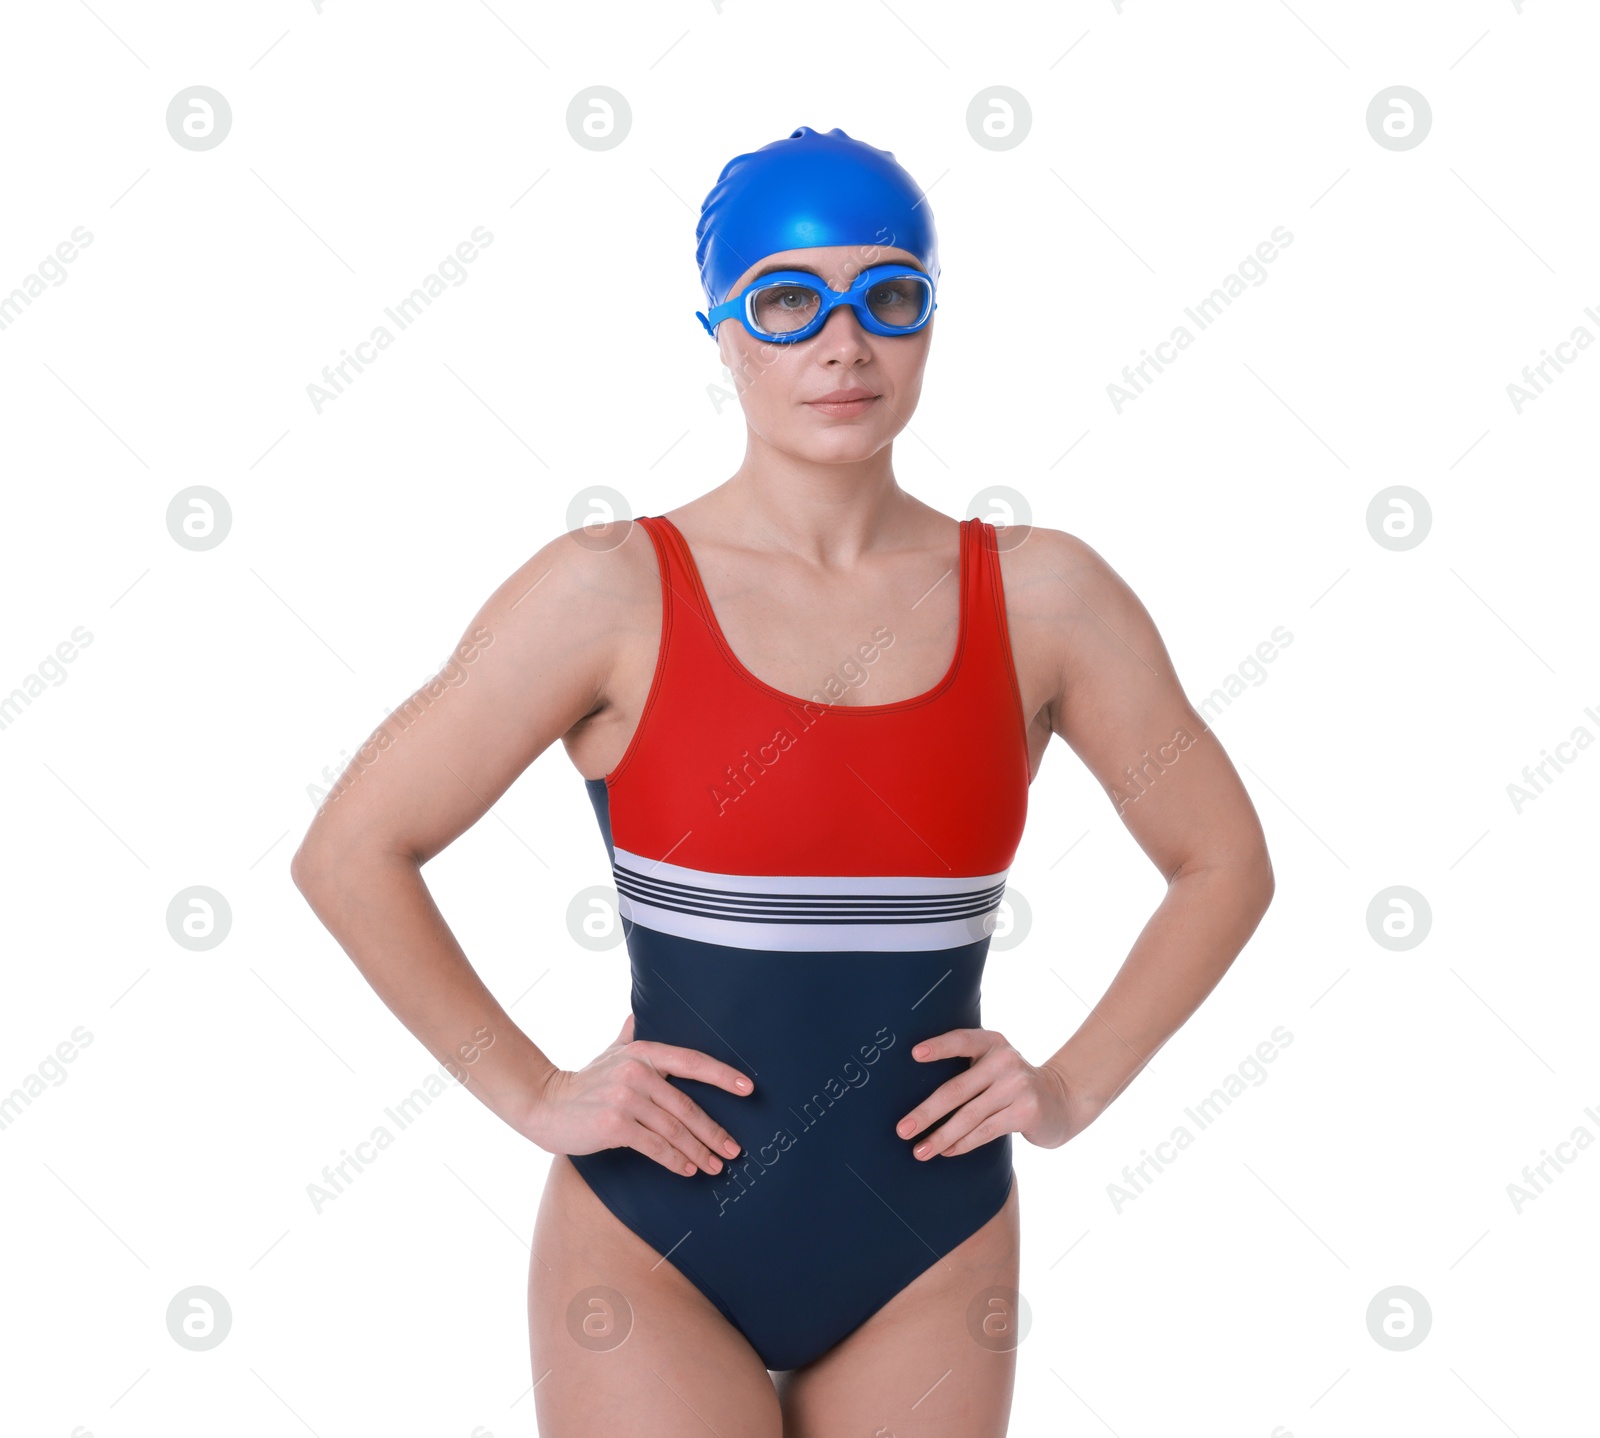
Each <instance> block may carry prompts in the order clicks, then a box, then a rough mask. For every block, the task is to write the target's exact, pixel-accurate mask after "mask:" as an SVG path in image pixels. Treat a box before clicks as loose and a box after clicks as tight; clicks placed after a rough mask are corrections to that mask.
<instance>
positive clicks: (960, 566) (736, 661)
mask: <svg viewBox="0 0 1600 1438" xmlns="http://www.w3.org/2000/svg"><path fill="white" fill-rule="evenodd" d="M655 518H656V519H657V520H658V521H659V522H660V523H662V524H664V525H666V527H667V528H668V530H670V531H671V533H672V535H673V537H674V538H675V539H676V541H677V544H678V548H679V550H680V551H681V552H682V557H683V560H684V567H685V568H686V569H687V570H688V572H689V578H690V580H691V582H692V583H693V584H694V589H695V597H696V598H697V599H698V601H699V603H700V612H701V613H702V614H703V615H704V616H705V620H706V628H707V629H708V630H709V631H710V633H711V637H712V639H713V640H714V641H715V643H716V645H717V648H718V649H720V650H721V651H722V655H723V657H724V658H725V659H726V660H727V661H728V664H729V666H730V667H731V668H732V669H733V671H734V673H736V674H737V675H738V676H739V677H740V678H741V679H744V680H746V681H748V682H749V683H751V684H753V685H755V686H756V688H757V689H761V690H764V691H765V692H766V693H768V694H771V695H772V696H773V697H774V698H777V699H782V700H784V701H785V702H787V703H789V704H799V705H809V706H810V707H812V708H814V709H822V710H825V711H826V712H828V713H830V714H835V713H837V714H888V713H891V712H893V711H894V710H896V709H910V708H913V707H915V706H916V705H918V704H926V703H928V701H929V700H932V699H937V698H938V697H939V696H940V695H941V694H943V693H944V691H945V690H946V689H948V688H949V687H950V686H951V684H953V683H954V682H955V677H956V674H957V672H958V671H959V670H960V668H961V657H962V655H963V654H965V653H966V649H967V611H968V609H969V608H970V605H969V604H968V603H967V569H968V566H969V565H970V563H971V560H970V557H969V554H968V550H969V548H970V544H971V538H970V528H971V521H970V520H958V521H957V523H958V525H959V526H960V535H961V550H960V555H959V557H958V559H957V560H956V571H957V576H958V578H957V583H958V584H959V586H960V593H959V595H958V596H957V602H958V606H959V608H958V612H957V619H956V652H955V657H954V658H952V659H951V661H950V667H949V668H948V669H946V670H945V672H944V677H943V678H942V679H940V680H939V681H938V683H936V684H935V685H934V686H933V688H931V689H928V690H925V691H924V692H923V693H921V694H913V695H911V697H910V698H908V699H893V700H890V701H889V702H888V703H887V704H826V703H823V702H822V701H821V700H818V699H802V698H801V697H800V696H799V695H798V694H787V693H785V692H784V691H783V690H782V689H779V688H777V687H775V686H774V685H771V684H768V683H767V681H766V680H765V679H763V678H762V677H761V676H760V675H759V674H756V673H754V672H752V671H751V670H750V669H748V668H746V667H745V664H744V662H743V661H742V660H741V659H740V658H739V656H738V655H737V654H735V653H734V652H733V646H732V645H731V644H729V643H728V636H727V635H725V634H724V633H723V632H722V624H721V622H720V621H719V620H718V619H717V613H716V610H714V609H713V608H712V607H711V597H710V596H709V595H708V594H707V593H706V586H705V582H704V581H703V580H702V579H701V577H700V566H699V565H698V564H697V563H696V562H695V557H694V551H693V550H692V549H690V548H689V541H688V540H687V539H685V538H684V536H683V531H682V530H681V529H679V528H678V526H677V525H675V524H674V523H673V522H672V521H671V520H670V519H668V518H667V517H666V515H664V514H658V515H656V516H655ZM930 592H931V591H930Z"/></svg>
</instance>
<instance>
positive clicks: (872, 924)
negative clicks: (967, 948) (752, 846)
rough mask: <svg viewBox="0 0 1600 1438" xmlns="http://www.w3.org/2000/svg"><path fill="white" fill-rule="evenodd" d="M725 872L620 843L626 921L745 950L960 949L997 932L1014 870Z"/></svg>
mask: <svg viewBox="0 0 1600 1438" xmlns="http://www.w3.org/2000/svg"><path fill="white" fill-rule="evenodd" d="M1008 872H1009V870H1002V871H1001V872H1000V873H998V874H983V875H978V876H976V877H967V878H949V879H936V878H927V877H924V876H921V875H914V876H903V877H880V876H877V875H866V876H863V875H858V874H848V875H833V876H817V875H809V874H808V875H799V876H790V875H772V874H719V873H714V872H712V871H710V870H707V869H689V868H684V867H683V866H682V865H679V864H670V863H666V862H664V861H661V860H657V859H646V858H643V857H642V856H640V855H638V854H633V853H630V852H629V851H628V850H626V849H623V848H620V847H618V848H616V849H615V850H614V856H613V859H612V876H613V878H614V879H615V880H616V885H617V897H618V901H619V908H620V911H621V914H622V918H623V920H624V922H625V923H626V924H628V925H632V924H640V925H643V926H644V927H645V928H647V929H655V930H657V931H658V932H660V933H665V934H675V935H677V936H678V937H679V938H683V939H698V940H700V941H701V942H703V943H708V944H723V945H726V946H727V947H729V948H735V949H755V950H764V949H772V950H782V951H784V952H808V951H809V952H831V953H838V952H845V951H867V952H884V953H903V952H909V951H913V950H927V949H954V948H959V947H961V946H963V945H965V944H972V943H976V942H977V941H978V940H980V939H983V938H985V937H987V936H988V935H989V934H991V933H993V931H994V926H995V916H996V914H997V913H998V912H999V908H1000V900H1001V897H1002V895H1003V894H1004V892H1005V880H1006V874H1007V873H1008Z"/></svg>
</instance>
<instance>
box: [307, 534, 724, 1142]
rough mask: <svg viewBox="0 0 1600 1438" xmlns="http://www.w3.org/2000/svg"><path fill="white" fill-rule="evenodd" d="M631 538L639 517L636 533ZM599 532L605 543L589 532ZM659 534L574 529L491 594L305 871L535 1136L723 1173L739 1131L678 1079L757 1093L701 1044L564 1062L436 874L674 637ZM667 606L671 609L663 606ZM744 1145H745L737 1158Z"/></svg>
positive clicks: (485, 1085)
mask: <svg viewBox="0 0 1600 1438" xmlns="http://www.w3.org/2000/svg"><path fill="white" fill-rule="evenodd" d="M626 528H628V526H627V524H626V522H624V523H622V524H620V525H619V526H618V529H619V531H620V530H622V529H626ZM588 533H589V534H590V536H591V537H593V532H592V531H591V532H588ZM629 545H633V546H637V545H643V546H645V548H646V549H649V548H650V540H649V537H648V536H647V535H646V534H645V533H644V531H643V529H642V528H640V527H638V526H633V528H632V532H631V533H629V534H628V537H627V538H626V539H624V540H621V542H620V543H619V544H618V545H616V546H608V545H606V544H605V543H604V539H603V537H601V538H600V540H599V542H598V547H592V546H591V545H588V544H585V543H580V542H577V540H575V539H574V537H573V536H571V535H562V536H560V537H558V538H557V539H554V540H552V541H551V542H550V543H549V544H547V545H545V546H544V547H543V548H542V549H541V550H539V552H538V553H537V554H535V555H534V556H533V558H532V559H530V560H529V561H528V562H527V563H526V564H525V565H523V566H522V568H520V569H519V570H517V572H516V573H515V574H513V575H512V576H511V577H510V578H509V579H507V580H506V581H505V583H503V584H502V585H501V586H500V587H499V588H498V589H497V590H496V591H495V592H494V593H493V594H492V595H491V596H490V597H489V599H488V601H487V602H486V603H485V604H484V606H483V608H482V609H480V610H479V611H478V614H477V615H476V617H475V618H474V619H473V622H472V624H471V625H469V626H468V628H467V632H466V634H465V636H464V637H463V639H462V642H461V644H460V645H459V646H458V647H457V649H456V651H455V653H454V655H453V656H452V659H451V662H450V663H449V664H447V665H446V666H445V668H444V669H443V670H441V671H440V675H439V676H438V678H437V679H436V680H435V681H432V682H430V683H429V684H426V685H424V686H423V687H422V688H421V689H419V690H418V691H417V692H416V693H415V694H414V695H413V696H412V697H411V699H409V700H408V701H407V702H406V703H405V704H403V705H401V706H400V708H399V709H398V710H396V711H395V712H394V713H392V714H390V715H389V717H388V718H387V719H386V720H385V721H384V722H383V724H382V725H380V726H379V727H378V729H377V730H375V731H374V733H373V736H372V738H371V739H370V740H369V741H368V743H367V744H365V745H363V746H362V748H361V750H360V751H359V752H358V754H357V757H356V758H355V759H354V760H352V762H351V764H350V766H349V767H348V768H347V769H346V771H345V773H344V774H343V775H341V777H340V780H339V782H338V783H337V784H336V785H335V787H334V789H333V791H332V792H331V793H330V794H329V796H328V798H327V799H326V800H325V801H324V803H323V805H322V807H321V808H320V809H319V810H318V811H317V815H316V817H315V819H313V821H312V824H311V827H310V829H309V831H308V832H307V833H306V836H305V838H304V840H303V841H302V843H301V845H300V848H299V850H298V852H297V853H296V854H295V856H294V860H293V862H292V863H291V865H290V874H291V876H292V877H293V879H294V882H295V885H296V887H298V888H299V890H300V892H301V893H302V894H304V895H305V897H306V900H307V902H308V903H309V904H310V905H311V907H312V908H313V909H314V910H315V911H316V914H317V917H318V918H319V919H321V920H322V922H323V923H324V924H325V925H326V926H327V927H328V929H329V930H330V932H331V933H332V934H333V936H334V937H335V938H336V939H337V940H338V941H339V943H340V945H341V946H342V947H343V948H344V951H345V952H346V953H347V954H348V955H349V956H350V958H351V959H352V960H353V961H354V962H355V965H356V967H357V968H358V969H360V971H361V973H362V975H363V976H364V977H365V978H366V980H367V982H368V983H370V984H371V985H372V987H373V989H375V990H376V991H377V994H378V996H379V997H380V998H381V999H382V1000H383V1002H384V1003H385V1004H387V1005H388V1006H389V1008H390V1009H391V1010H392V1011H393V1012H394V1014H395V1016H396V1017H397V1018H399V1020H400V1021H401V1022H402V1023H403V1024H405V1026H406V1027H407V1028H408V1029H410V1030H411V1032H412V1033H413V1034H415V1035H416V1036H417V1038H418V1039H419V1040H421V1042H422V1043H423V1045H424V1046H425V1047H426V1048H427V1049H428V1051H429V1052H430V1053H431V1054H433V1056H434V1057H435V1058H437V1059H438V1060H440V1062H441V1063H443V1064H446V1065H447V1066H448V1067H449V1069H450V1072H451V1073H453V1074H454V1075H455V1076H456V1077H457V1078H458V1079H459V1080H461V1081H462V1082H463V1083H465V1084H466V1086H467V1087H468V1089H469V1091H470V1092H472V1093H474V1094H476V1095H477V1097H478V1098H479V1099H481V1100H482V1101H483V1102H484V1103H485V1104H487V1105H488V1107H489V1108H490V1109H492V1110H493V1111H494V1112H495V1113H496V1114H498V1115H499V1116H500V1117H501V1118H502V1119H504V1120H505V1121H506V1122H507V1123H508V1124H510V1125H511V1126H512V1127H513V1128H515V1129H516V1130H517V1131H518V1132H519V1133H522V1134H524V1135H525V1136H527V1137H529V1138H531V1139H533V1140H534V1141H535V1142H538V1143H540V1145H541V1146H542V1147H543V1146H547V1145H548V1146H550V1151H552V1152H562V1153H586V1152H592V1151H593V1150H594V1149H596V1148H604V1147H616V1146H619V1145H621V1144H624V1143H626V1144H629V1145H631V1146H633V1147H636V1148H638V1149H640V1151H641V1152H645V1153H647V1154H648V1156H650V1157H652V1158H655V1159H656V1160H657V1161H658V1162H663V1163H666V1164H667V1165H668V1166H669V1167H673V1168H676V1169H678V1170H679V1171H680V1172H681V1171H684V1163H685V1162H686V1161H688V1162H689V1163H690V1165H691V1167H690V1171H692V1170H693V1166H694V1165H700V1166H704V1167H706V1168H707V1169H708V1171H712V1172H715V1171H716V1170H717V1168H718V1167H720V1165H719V1164H717V1161H716V1160H715V1159H713V1158H712V1157H711V1155H710V1153H709V1151H708V1150H707V1149H706V1147H705V1144H706V1143H716V1144H717V1145H718V1146H719V1147H720V1146H722V1145H723V1144H724V1142H726V1141H728V1135H727V1133H726V1132H725V1131H724V1130H723V1129H722V1128H721V1127H720V1126H719V1125H716V1124H714V1123H712V1121H711V1120H710V1118H709V1117H708V1116H706V1115H705V1114H704V1112H703V1111H702V1110H701V1109H700V1108H699V1106H698V1105H697V1104H695V1103H694V1102H693V1101H692V1100H691V1099H689V1098H688V1096H687V1095H686V1094H684V1093H682V1092H681V1091H680V1090H679V1089H677V1088H675V1087H673V1086H672V1085H670V1084H668V1083H667V1082H666V1081H665V1079H664V1078H663V1077H662V1073H664V1072H665V1073H675V1074H684V1075H686V1076H689V1077H693V1078H698V1079H703V1080H705V1081H707V1082H714V1083H717V1084H718V1085H719V1086H722V1087H728V1088H731V1089H733V1090H734V1091H739V1092H748V1091H749V1087H750V1086H749V1083H748V1081H745V1082H744V1086H743V1089H742V1090H741V1089H739V1088H738V1087H737V1084H736V1080H737V1079H738V1077H739V1076H737V1075H736V1074H735V1073H734V1071H733V1070H732V1069H730V1068H729V1067H728V1066H727V1065H726V1064H722V1063H719V1062H717V1061H715V1060H713V1059H711V1058H710V1057H708V1056H705V1055H696V1054H694V1053H693V1051H691V1050H677V1049H674V1048H672V1047H671V1046H668V1045H661V1044H653V1043H643V1044H640V1043H633V1042H631V1027H630V1026H631V1015H630V1018H629V1021H628V1022H627V1023H625V1024H624V1028H623V1033H622V1034H621V1035H619V1038H618V1041H617V1043H615V1044H613V1046H612V1047H611V1048H609V1049H607V1050H606V1052H605V1054H603V1055H602V1056H601V1058H600V1059H597V1060H595V1062H594V1063H593V1064H591V1065H589V1066H588V1067H587V1068H586V1069H584V1070H581V1071H578V1072H577V1073H568V1072H566V1071H564V1070H561V1069H559V1068H558V1067H557V1066H556V1065H555V1064H554V1063H552V1062H551V1060H550V1059H549V1058H548V1057H547V1056H546V1055H545V1053H544V1052H543V1051H542V1050H541V1049H540V1048H539V1047H538V1045H536V1044H535V1043H534V1042H533V1041H532V1039H530V1038H529V1037H528V1036H527V1035H526V1034H524V1033H523V1032H522V1030H521V1029H519V1028H518V1027H517V1026H516V1024H515V1023H513V1022H512V1020H511V1018H510V1016H509V1015H508V1014H507V1013H506V1011H505V1010H504V1009H503V1008H502V1007H501V1005H500V1004H499V1002H498V1001H497V1000H496V999H495V997H494V995H493V994H491V993H490V992H489V990H488V989H487V988H486V987H485V986H484V984H483V981H482V980H481V979H480V978H479V977H478V975H477V973H476V972H475V971H474V970H473V968H472V966H471V964H470V963H468V961H467V957H466V955H465V954H464V953H463V952H462V950H461V946H460V944H458V943H457V942H456V938H455V935H454V934H452V933H451V932H450V929H449V927H448V925H446V923H445V921H444V917H443V916H442V915H441V914H440V912H439V910H438V908H437V906H436V905H435V904H434V902H433V896H432V895H431V894H430V893H429V892H428V888H427V885H426V884H425V883H424V882H423V880H422V875H421V873H420V869H421V866H422V865H423V864H425V863H426V862H427V861H428V860H429V859H431V858H432V857H433V856H434V855H435V854H437V853H438V852H439V851H440V850H441V849H443V848H445V846H446V845H448V844H449V843H450V842H451V841H452V840H454V839H455V838H456V837H457V836H458V835H459V834H461V833H463V832H465V831H466V830H467V829H469V828H471V827H472V825H473V824H474V823H476V822H477V820H478V819H479V818H480V817H481V816H482V815H483V814H484V813H485V812H486V811H487V810H488V808H489V807H490V805H492V804H493V803H494V802H495V801H496V800H497V799H499V797H500V796H501V795H502V794H503V793H505V791H506V790H507V789H508V788H509V787H510V786H511V783H512V781H513V780H515V779H516V777H517V776H518V775H519V774H520V773H522V771H523V770H524V769H526V768H527V766H528V765H529V764H530V763H532V762H533V760H534V759H536V758H537V757H538V756H539V755H540V754H541V753H543V752H544V750H545V749H547V748H548V747H549V746H550V745H551V744H552V743H554V742H555V740H556V739H558V738H560V737H561V736H562V735H564V734H566V733H567V732H568V731H569V730H571V729H572V728H573V726H574V725H576V724H578V723H579V721H581V720H582V719H584V718H585V716H587V715H591V714H594V713H596V712H598V711H599V710H600V709H601V708H603V707H604V706H605V705H606V703H607V702H608V695H607V689H608V684H609V682H610V678H611V674H612V672H613V669H614V667H615V665H616V663H617V660H618V658H619V656H620V655H622V654H623V653H625V652H626V651H627V646H628V645H630V644H633V645H635V646H637V645H638V644H639V643H640V642H644V643H647V644H648V646H649V650H650V652H651V653H652V654H653V653H654V651H655V647H656V645H657V644H658V643H659V635H660V622H661V615H660V601H659V598H658V597H657V596H659V593H660V580H659V578H658V576H657V574H656V569H655V564H654V559H653V554H652V557H651V558H650V559H648V560H643V562H642V563H641V557H642V556H641V552H640V551H639V550H637V549H634V550H633V551H632V552H630V553H628V554H624V553H623V552H622V551H623V549H624V547H625V546H629ZM652 601H653V602H652ZM736 1148H737V1145H735V1150H736Z"/></svg>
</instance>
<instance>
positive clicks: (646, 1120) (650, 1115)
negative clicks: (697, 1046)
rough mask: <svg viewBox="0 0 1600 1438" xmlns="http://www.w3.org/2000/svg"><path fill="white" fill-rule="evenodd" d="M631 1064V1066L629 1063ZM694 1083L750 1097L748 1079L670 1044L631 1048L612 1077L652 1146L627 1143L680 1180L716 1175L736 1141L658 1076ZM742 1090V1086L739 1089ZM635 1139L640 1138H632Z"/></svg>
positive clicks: (704, 1056) (736, 1150)
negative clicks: (622, 1087) (698, 1081)
mask: <svg viewBox="0 0 1600 1438" xmlns="http://www.w3.org/2000/svg"><path fill="white" fill-rule="evenodd" d="M630 1061H631V1062H630ZM669 1073H670V1074H675V1075H679V1076H681V1077H687V1078H697V1079H701V1080H702V1081H703V1082H706V1083H715V1084H717V1085H718V1086H719V1087H724V1088H727V1089H728V1090H730V1091H731V1092H733V1093H750V1092H752V1088H751V1084H750V1080H749V1079H747V1078H745V1077H744V1075H743V1074H741V1073H739V1072H738V1070H736V1069H733V1068H730V1067H729V1066H728V1065H727V1064H725V1063H721V1062H719V1061H718V1060H716V1059H714V1058H712V1057H711V1056H710V1055H709V1054H702V1053H699V1052H698V1051H697V1050H694V1049H684V1048H678V1047H676V1046H675V1045H672V1044H658V1043H650V1042H647V1043H634V1044H630V1045H629V1052H628V1054H627V1060H626V1061H625V1062H624V1063H623V1064H621V1065H620V1066H619V1067H618V1070H617V1077H618V1078H619V1079H621V1080H623V1081H624V1083H626V1085H627V1087H628V1089H629V1092H630V1094H631V1096H632V1102H630V1104H629V1105H628V1113H629V1116H630V1117H631V1118H632V1119H633V1120H634V1121H635V1123H637V1124H638V1125H639V1128H640V1129H642V1130H643V1131H644V1133H648V1134H654V1135H657V1136H658V1141H656V1142H650V1141H648V1140H646V1141H645V1142H643V1143H633V1144H632V1146H633V1147H636V1148H638V1149H639V1151H640V1152H641V1153H645V1154H647V1155H648V1156H649V1157H651V1158H654V1159H655V1160H656V1161H657V1162H658V1163H663V1164H664V1165H665V1166H666V1167H668V1168H671V1169H672V1170H673V1171H674V1172H677V1173H682V1174H684V1175H685V1176H688V1175H690V1174H693V1173H695V1172H697V1171H699V1170H704V1171H705V1172H706V1173H721V1172H722V1166H723V1164H724V1163H726V1162H727V1161H728V1160H729V1159H731V1158H736V1157H737V1156H738V1154H739V1141H738V1140H737V1139H736V1138H734V1136H733V1135H732V1134H731V1133H729V1132H728V1131H727V1129H725V1128H724V1127H723V1126H722V1125H721V1124H720V1123H718V1122H717V1121H716V1120H715V1119H714V1118H712V1117H711V1115H710V1114H708V1113H707V1112H706V1111H705V1110H704V1109H703V1108H701V1107H700V1105H699V1104H697V1103H696V1102H695V1101H694V1100H693V1099H692V1098H690V1097H689V1095H688V1094H686V1093H684V1092H683V1090H682V1089H680V1088H678V1087H676V1086H675V1085H673V1084H670V1083H668V1082H667V1080H666V1078H665V1076H664V1075H666V1074H669ZM741 1086H742V1087H741ZM636 1137H641V1138H642V1137H643V1135H642V1134H636Z"/></svg>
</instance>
